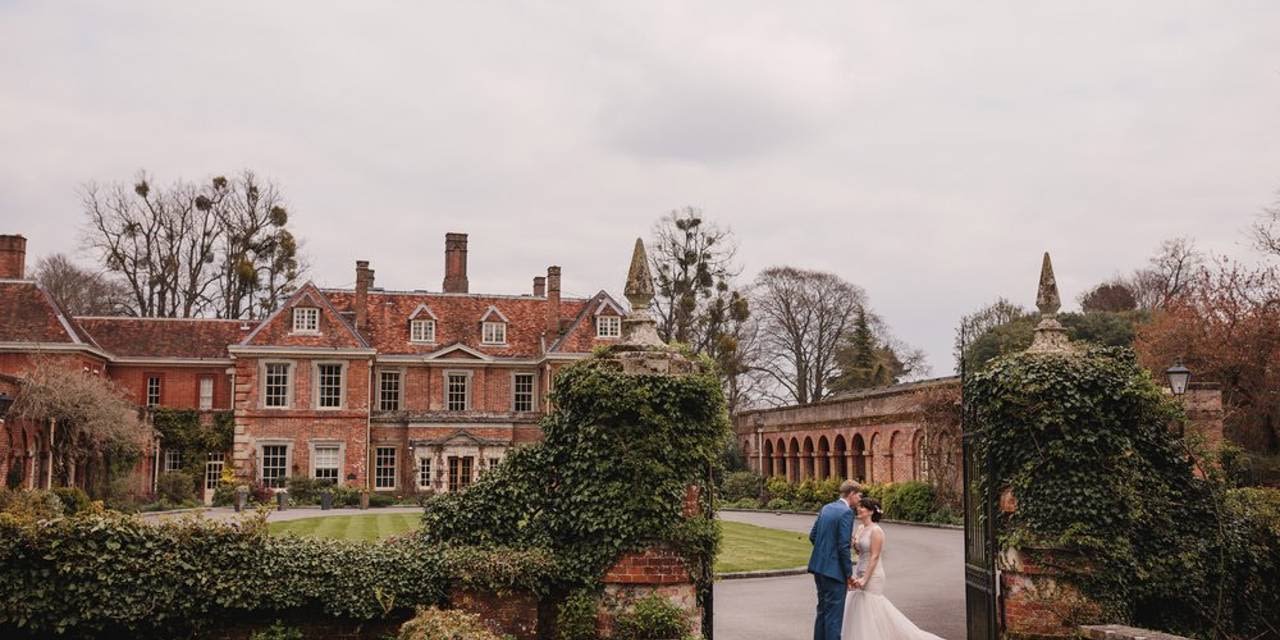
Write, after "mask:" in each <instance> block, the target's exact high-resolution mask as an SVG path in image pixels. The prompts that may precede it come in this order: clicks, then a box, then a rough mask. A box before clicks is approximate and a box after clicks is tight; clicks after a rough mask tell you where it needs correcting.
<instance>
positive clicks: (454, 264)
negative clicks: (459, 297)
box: [444, 233, 468, 293]
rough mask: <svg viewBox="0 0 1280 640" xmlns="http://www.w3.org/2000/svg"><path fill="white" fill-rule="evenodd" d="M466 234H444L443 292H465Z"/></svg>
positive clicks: (466, 287)
mask: <svg viewBox="0 0 1280 640" xmlns="http://www.w3.org/2000/svg"><path fill="white" fill-rule="evenodd" d="M467 289H468V286H467V234H465V233H446V234H444V292H445V293H466V292H467Z"/></svg>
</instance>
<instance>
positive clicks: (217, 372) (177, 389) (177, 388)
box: [107, 365, 231, 411]
mask: <svg viewBox="0 0 1280 640" xmlns="http://www.w3.org/2000/svg"><path fill="white" fill-rule="evenodd" d="M226 372H227V367H225V366H215V367H177V366H169V367H161V366H121V365H111V366H110V367H108V369H107V375H108V376H110V377H111V379H112V380H113V381H115V383H116V384H118V385H120V386H121V387H122V388H123V389H124V390H125V392H126V393H128V394H129V399H130V401H132V402H133V403H134V404H137V405H139V406H141V405H145V404H146V402H147V378H149V377H151V376H159V377H160V406H161V407H167V408H170V409H198V408H199V407H200V380H201V379H202V378H208V379H210V380H212V381H213V410H214V411H219V410H221V411H225V410H227V409H230V408H231V382H230V380H229V379H228V377H227V373H226Z"/></svg>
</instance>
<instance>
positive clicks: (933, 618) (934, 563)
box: [715, 511, 965, 640]
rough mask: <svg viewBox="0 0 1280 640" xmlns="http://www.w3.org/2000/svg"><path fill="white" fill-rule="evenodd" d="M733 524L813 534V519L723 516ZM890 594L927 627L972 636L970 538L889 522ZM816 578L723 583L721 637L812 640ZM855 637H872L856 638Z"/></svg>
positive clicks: (952, 636) (719, 589)
mask: <svg viewBox="0 0 1280 640" xmlns="http://www.w3.org/2000/svg"><path fill="white" fill-rule="evenodd" d="M720 517H721V518H722V519H724V520H731V521H734V522H746V523H748V524H754V525H759V526H762V527H770V528H773V529H784V530H786V531H799V532H802V533H808V532H809V527H810V526H812V525H813V518H814V516H796V515H773V514H769V513H743V512H730V511H726V512H722V513H721V514H720ZM884 531H885V541H886V546H885V551H884V558H883V562H884V567H885V577H886V581H885V595H886V596H888V597H889V599H890V600H892V601H893V604H894V605H895V606H896V607H898V609H899V610H900V611H902V613H903V614H905V615H906V616H907V617H908V618H911V620H912V622H915V623H916V624H917V625H918V626H919V627H920V628H922V629H924V630H925V631H929V632H931V633H935V634H937V635H939V636H942V637H943V638H947V639H948V640H961V639H963V638H964V637H965V625H964V534H963V532H961V531H958V530H955V529H934V528H930V527H913V526H910V525H893V524H886V525H884ZM817 602H818V600H817V597H816V596H815V594H814V590H813V576H810V575H808V574H806V575H801V576H788V577H783V578H754V579H750V580H722V581H720V582H717V583H716V591H715V617H716V620H715V633H716V638H717V640H805V639H808V638H812V637H813V614H814V609H815V608H816V606H817ZM853 640H870V639H864V638H855V639H853Z"/></svg>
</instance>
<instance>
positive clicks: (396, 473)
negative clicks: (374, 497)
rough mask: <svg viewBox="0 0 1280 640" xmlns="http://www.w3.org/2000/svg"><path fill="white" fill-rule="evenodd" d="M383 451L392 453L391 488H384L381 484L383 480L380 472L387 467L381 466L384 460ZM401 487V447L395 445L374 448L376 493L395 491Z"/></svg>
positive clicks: (374, 487) (374, 483) (374, 484)
mask: <svg viewBox="0 0 1280 640" xmlns="http://www.w3.org/2000/svg"><path fill="white" fill-rule="evenodd" d="M383 451H391V486H389V487H388V486H382V485H379V483H380V482H381V481H382V478H381V477H379V474H378V471H379V470H382V469H385V468H386V467H385V466H384V465H382V464H381V462H382V461H383V460H384V458H383V457H382V452H383ZM399 485H400V447H397V446H395V445H390V446H388V445H378V446H375V447H374V448H373V490H374V491H395V490H396V487H398V486H399Z"/></svg>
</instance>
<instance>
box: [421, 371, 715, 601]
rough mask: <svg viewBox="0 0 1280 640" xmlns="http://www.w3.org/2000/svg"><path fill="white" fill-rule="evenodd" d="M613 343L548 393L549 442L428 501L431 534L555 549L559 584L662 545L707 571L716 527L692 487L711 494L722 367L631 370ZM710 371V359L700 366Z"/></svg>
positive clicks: (595, 575)
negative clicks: (687, 512)
mask: <svg viewBox="0 0 1280 640" xmlns="http://www.w3.org/2000/svg"><path fill="white" fill-rule="evenodd" d="M606 355H607V354H600V355H598V356H597V357H596V358H593V359H591V360H587V361H585V362H582V363H578V364H576V365H574V366H571V367H568V368H566V369H565V370H564V371H563V372H561V374H560V375H559V376H558V377H557V379H556V384H555V390H554V391H553V392H552V394H551V404H552V406H554V407H555V409H554V411H553V412H552V413H551V414H549V415H548V416H547V417H545V418H544V420H543V422H542V429H543V433H544V435H545V438H544V440H543V442H541V443H540V444H536V445H532V446H529V447H525V448H522V449H520V450H517V451H515V452H514V453H513V454H512V455H510V456H508V457H507V458H506V459H505V460H504V461H503V463H502V464H501V465H499V467H498V468H497V469H496V470H493V471H491V472H489V473H488V474H486V475H485V476H483V477H482V478H481V479H480V480H478V481H477V482H476V483H475V484H473V485H471V487H469V488H468V489H467V490H466V491H464V492H461V493H453V494H445V495H441V496H437V497H435V498H433V499H432V501H431V502H430V503H429V504H428V505H427V509H426V514H425V515H424V517H423V533H422V535H423V537H424V540H425V541H426V542H427V543H428V544H438V543H448V544H466V545H488V546H492V545H508V546H514V547H518V548H528V547H538V548H545V549H548V550H550V551H551V552H552V553H553V555H554V557H555V558H556V562H557V565H558V568H559V574H558V576H557V580H556V584H554V585H552V588H555V589H566V590H567V589H573V588H580V587H590V586H592V585H595V584H596V583H597V582H598V580H599V578H600V577H601V576H602V575H603V573H604V572H605V571H607V570H608V568H609V567H610V566H612V564H613V563H614V562H615V561H616V560H617V559H618V557H619V555H620V554H622V553H624V552H627V551H635V550H640V549H643V548H645V547H647V546H650V545H655V544H665V545H668V546H670V547H672V548H674V549H676V550H677V552H678V553H680V554H681V555H682V557H683V559H684V560H685V562H686V564H687V565H688V566H689V567H690V569H691V572H692V573H694V574H695V575H692V576H691V578H692V579H694V580H695V581H698V582H702V581H709V580H710V579H711V576H710V575H703V574H702V572H701V568H702V567H705V566H709V565H710V562H709V560H710V559H711V558H713V557H714V555H715V550H716V546H717V544H718V542H719V528H718V526H717V524H716V522H715V521H714V520H713V519H711V518H707V517H702V516H699V517H694V518H685V517H684V514H683V512H682V505H683V499H684V494H685V488H686V487H687V486H689V485H696V486H699V487H700V488H701V489H702V492H701V500H702V505H701V506H702V507H703V509H704V511H703V513H706V512H707V511H709V507H710V504H709V501H711V500H713V499H714V496H713V493H712V491H713V484H712V483H710V482H709V480H710V478H711V477H712V475H713V474H714V473H715V472H717V471H718V470H719V464H720V460H721V452H722V447H723V442H724V438H725V437H726V434H727V433H728V428H729V425H728V418H727V415H726V413H725V406H724V399H723V395H722V393H721V388H720V384H719V382H718V380H717V379H716V377H715V376H714V375H712V374H710V373H705V372H700V373H694V374H689V375H681V376H660V375H628V374H623V373H622V372H621V371H619V370H618V366H617V363H616V362H615V361H612V360H609V359H607V358H606V357H603V356H606ZM706 370H709V368H708V367H705V365H704V371H706Z"/></svg>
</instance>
